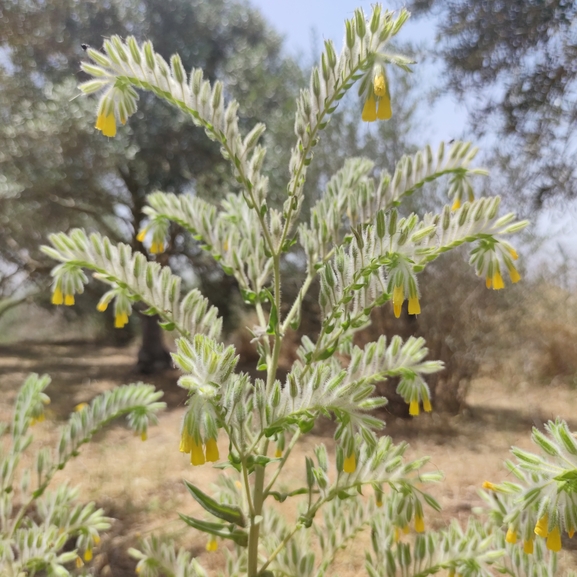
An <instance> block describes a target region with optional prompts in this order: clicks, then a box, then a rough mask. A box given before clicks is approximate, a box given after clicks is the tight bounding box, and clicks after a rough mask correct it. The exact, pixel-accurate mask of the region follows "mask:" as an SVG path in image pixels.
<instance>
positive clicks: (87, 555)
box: [84, 546, 92, 563]
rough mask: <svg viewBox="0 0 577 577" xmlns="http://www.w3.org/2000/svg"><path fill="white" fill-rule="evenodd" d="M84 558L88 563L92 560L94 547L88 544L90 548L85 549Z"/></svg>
mask: <svg viewBox="0 0 577 577" xmlns="http://www.w3.org/2000/svg"><path fill="white" fill-rule="evenodd" d="M84 560H85V561H86V562H87V563H88V562H89V561H92V547H91V546H88V549H86V551H84Z"/></svg>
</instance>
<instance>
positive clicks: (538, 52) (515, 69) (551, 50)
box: [409, 0, 577, 208]
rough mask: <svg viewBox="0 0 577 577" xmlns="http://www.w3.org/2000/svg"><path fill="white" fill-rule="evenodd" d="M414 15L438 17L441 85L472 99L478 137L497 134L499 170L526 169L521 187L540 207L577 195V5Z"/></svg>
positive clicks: (448, 9) (445, 9) (527, 0)
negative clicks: (552, 198) (444, 82)
mask: <svg viewBox="0 0 577 577" xmlns="http://www.w3.org/2000/svg"><path fill="white" fill-rule="evenodd" d="M409 8H410V9H411V10H412V11H413V12H414V13H415V14H416V15H430V16H433V17H435V19H436V22H437V23H438V30H437V32H438V34H437V36H438V38H439V44H438V45H437V46H438V47H439V49H438V54H439V55H440V56H441V57H442V58H443V59H444V62H445V66H444V67H445V71H444V74H443V75H442V78H445V79H446V83H447V84H446V85H447V86H448V87H449V88H450V89H451V90H454V91H455V92H456V93H457V94H458V95H461V96H465V95H466V96H467V97H472V98H473V99H474V107H472V113H471V119H472V123H473V126H474V127H475V129H476V131H477V133H478V134H480V135H483V134H487V133H491V132H493V133H495V132H497V133H498V134H499V139H500V143H501V144H500V146H498V153H499V154H498V156H499V159H500V162H501V166H502V167H503V168H511V169H512V171H513V172H515V171H516V170H517V169H518V168H519V167H521V166H522V167H523V171H522V172H523V174H524V179H523V181H522V182H521V183H520V184H521V186H517V187H516V188H517V189H521V190H524V191H526V193H527V198H528V199H530V200H531V201H532V203H533V205H534V206H535V207H537V208H538V207H541V206H542V205H543V203H544V202H545V201H546V200H547V199H549V198H550V197H552V196H554V195H555V196H565V197H569V198H574V197H575V196H577V173H576V170H575V160H574V157H575V145H576V144H577V143H576V141H575V136H574V135H575V128H576V127H577V112H576V110H577V106H576V104H577V92H576V88H577V43H576V42H575V26H574V23H575V17H576V16H577V4H576V3H575V2H573V1H566V0H549V1H546V2H542V1H540V0H512V1H508V2H499V1H497V0H488V1H485V2H477V1H475V0H411V1H410V2H409ZM503 137H505V139H504V140H503Z"/></svg>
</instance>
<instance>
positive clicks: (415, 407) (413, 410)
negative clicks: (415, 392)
mask: <svg viewBox="0 0 577 577" xmlns="http://www.w3.org/2000/svg"><path fill="white" fill-rule="evenodd" d="M419 412H420V411H419V401H411V403H410V405H409V415H411V417H417V416H418V415H419Z"/></svg>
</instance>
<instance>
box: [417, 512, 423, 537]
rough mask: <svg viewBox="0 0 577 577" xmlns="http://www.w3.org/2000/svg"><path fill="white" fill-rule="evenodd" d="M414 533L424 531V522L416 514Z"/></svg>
mask: <svg viewBox="0 0 577 577" xmlns="http://www.w3.org/2000/svg"><path fill="white" fill-rule="evenodd" d="M415 531H416V532H417V533H423V532H424V531H425V520H424V519H423V517H422V516H421V515H419V514H418V513H417V514H416V515H415Z"/></svg>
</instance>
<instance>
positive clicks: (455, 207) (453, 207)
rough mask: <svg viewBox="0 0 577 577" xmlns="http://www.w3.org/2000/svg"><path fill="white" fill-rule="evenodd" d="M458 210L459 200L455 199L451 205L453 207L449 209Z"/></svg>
mask: <svg viewBox="0 0 577 577" xmlns="http://www.w3.org/2000/svg"><path fill="white" fill-rule="evenodd" d="M460 208H461V199H460V198H456V199H455V202H454V203H453V206H452V207H451V210H459V209H460Z"/></svg>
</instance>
